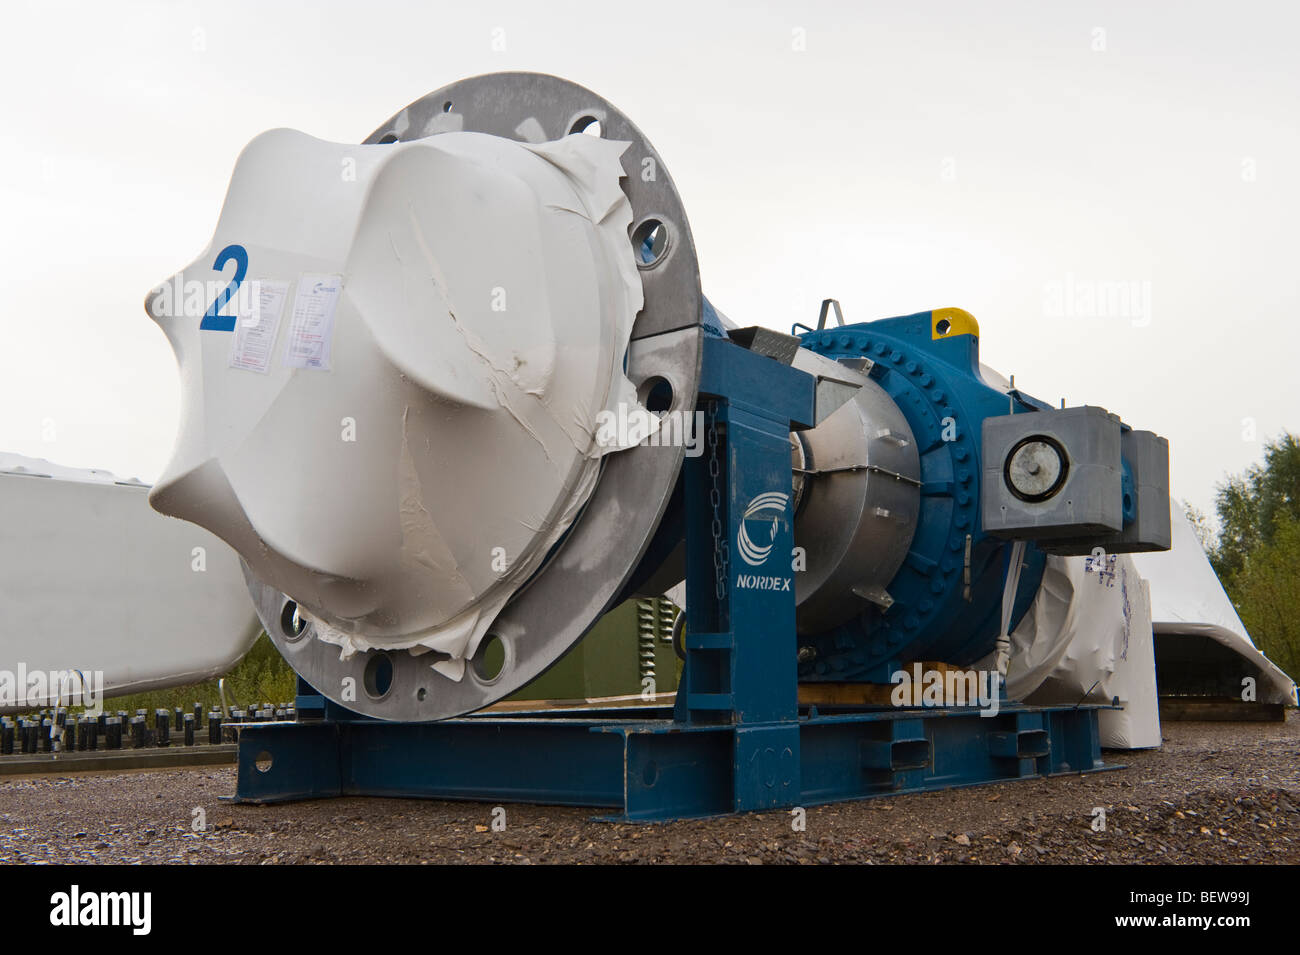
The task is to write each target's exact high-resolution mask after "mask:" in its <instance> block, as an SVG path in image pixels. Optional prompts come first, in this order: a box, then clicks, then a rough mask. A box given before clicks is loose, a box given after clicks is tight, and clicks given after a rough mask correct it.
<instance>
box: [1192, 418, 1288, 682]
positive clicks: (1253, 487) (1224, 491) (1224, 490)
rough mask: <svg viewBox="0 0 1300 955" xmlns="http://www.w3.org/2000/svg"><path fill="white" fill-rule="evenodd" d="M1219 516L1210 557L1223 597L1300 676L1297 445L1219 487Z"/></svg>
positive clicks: (1275, 657) (1283, 445)
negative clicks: (1224, 595) (1229, 600)
mask: <svg viewBox="0 0 1300 955" xmlns="http://www.w3.org/2000/svg"><path fill="white" fill-rule="evenodd" d="M1215 510H1216V511H1217V512H1218V515H1219V525H1220V530H1219V537H1218V541H1217V542H1215V543H1213V545H1212V546H1210V547H1207V548H1206V550H1207V552H1208V553H1209V556H1210V563H1211V564H1212V565H1213V566H1214V570H1215V572H1216V573H1218V575H1219V579H1220V580H1221V581H1222V582H1223V588H1224V590H1226V591H1227V592H1228V596H1229V597H1230V598H1231V599H1232V602H1233V605H1234V606H1235V607H1236V608H1237V614H1238V615H1239V616H1240V617H1241V622H1242V623H1244V624H1245V625H1246V631H1247V632H1248V633H1249V634H1250V635H1251V638H1252V639H1253V640H1254V641H1255V644H1256V646H1258V647H1259V648H1260V650H1262V651H1263V652H1264V654H1265V655H1266V656H1267V657H1269V659H1271V660H1272V661H1273V662H1274V663H1276V664H1277V665H1278V666H1280V667H1281V668H1282V669H1283V670H1285V671H1286V672H1287V673H1293V674H1294V673H1300V584H1297V580H1296V577H1297V573H1300V440H1297V438H1296V436H1295V435H1293V434H1290V433H1286V432H1284V433H1283V434H1282V435H1281V437H1278V438H1276V439H1274V440H1272V441H1270V442H1268V443H1267V444H1266V445H1265V446H1264V460H1263V462H1262V463H1260V464H1255V465H1252V466H1251V467H1249V468H1247V470H1246V472H1245V473H1244V474H1234V475H1230V476H1229V477H1228V478H1227V479H1226V480H1225V481H1224V482H1223V483H1222V484H1220V485H1219V486H1218V490H1217V494H1216V496H1215ZM1195 523H1196V521H1195V518H1193V524H1195Z"/></svg>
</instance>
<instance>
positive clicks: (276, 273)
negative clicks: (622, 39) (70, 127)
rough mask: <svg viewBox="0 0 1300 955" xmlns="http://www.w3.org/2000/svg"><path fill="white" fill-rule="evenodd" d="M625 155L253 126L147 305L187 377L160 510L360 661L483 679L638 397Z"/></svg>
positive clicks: (572, 143) (636, 304) (588, 146)
mask: <svg viewBox="0 0 1300 955" xmlns="http://www.w3.org/2000/svg"><path fill="white" fill-rule="evenodd" d="M625 147H626V144H623V143H614V142H608V141H605V140H601V139H598V138H595V137H591V136H584V135H574V136H568V137H566V138H564V139H563V140H559V141H556V142H552V143H543V144H540V145H529V144H523V143H517V142H513V141H510V140H505V139H501V138H497V137H493V136H487V135H482V134H478V133H444V134H441V135H438V136H434V137H430V138H427V139H422V140H416V141H412V142H407V143H395V144H388V145H370V146H357V145H342V144H336V143H327V142H323V141H321V140H317V139H314V138H312V137H309V136H306V135H304V134H302V133H298V132H294V131H291V130H274V131H272V132H268V133H265V134H263V135H261V136H259V137H258V138H256V139H254V140H253V141H252V142H251V143H250V144H249V145H248V146H247V147H246V148H245V150H244V152H243V154H242V155H241V156H240V159H239V161H238V164H237V165H236V168H235V171H234V174H233V176H232V179H231V183H230V189H229V192H228V194H227V197H226V203H225V206H224V208H223V210H222V213H221V218H220V220H219V223H218V226H217V230H216V235H215V237H214V239H213V241H212V244H211V246H210V247H209V248H208V249H206V250H204V252H203V253H202V254H201V255H200V256H199V258H198V259H197V260H196V261H195V262H193V263H192V264H190V265H189V266H187V267H186V268H185V269H184V270H183V271H182V272H181V273H180V274H178V275H177V276H173V277H172V278H171V279H169V280H168V281H167V282H166V283H164V285H162V286H159V288H158V289H156V290H155V291H154V292H153V293H151V295H150V297H149V299H148V301H147V303H146V307H147V309H148V311H149V312H150V314H151V315H152V317H154V318H155V320H156V321H157V322H158V324H159V325H160V326H161V327H162V329H163V330H164V331H165V332H166V334H167V337H168V339H169V340H170V341H171V344H172V347H173V349H174V350H175V352H176V357H177V361H178V363H179V365H180V373H181V380H182V391H183V404H182V423H181V431H180V436H179V438H178V441H177V445H176V449H175V451H174V455H173V457H172V460H171V462H170V464H169V465H168V467H167V470H166V473H165V474H164V476H163V477H162V478H161V479H160V481H159V482H158V484H157V486H156V487H155V489H154V491H153V493H152V494H151V496H150V500H151V502H152V504H153V506H154V507H155V508H156V509H157V510H159V511H161V512H163V513H165V514H170V515H173V516H175V517H180V518H184V519H186V520H189V521H193V522H194V523H196V524H199V525H201V526H203V527H206V528H207V529H209V530H211V531H212V532H213V533H215V534H217V535H218V536H220V537H222V538H223V539H225V540H226V541H228V542H229V543H230V544H231V545H232V546H233V547H234V548H235V549H236V550H237V551H239V553H240V554H241V555H242V556H243V557H244V559H245V560H246V561H247V562H248V564H249V566H250V568H251V569H252V571H253V572H254V573H255V574H256V575H257V576H258V577H259V578H261V579H262V580H263V581H264V582H266V583H267V584H270V585H272V586H274V587H276V588H278V589H279V590H281V591H283V592H284V593H286V594H288V595H290V596H291V597H292V598H293V599H294V600H296V601H297V602H298V604H299V606H300V607H301V608H302V609H303V610H305V611H306V612H307V614H308V615H309V616H310V617H311V618H312V619H314V621H315V622H316V624H317V626H316V631H317V633H318V634H319V635H321V637H322V639H326V640H329V641H331V642H336V643H338V644H340V646H341V647H342V648H343V649H342V652H343V653H345V654H346V653H351V652H353V651H356V650H361V649H370V648H373V647H383V648H386V649H402V648H410V649H412V650H413V652H425V650H426V649H427V650H434V651H438V652H437V653H435V654H432V655H431V656H430V661H431V663H432V665H434V666H435V667H437V668H438V669H439V670H440V671H441V672H443V673H444V674H446V675H447V676H450V677H452V678H453V679H459V678H460V676H461V674H462V673H463V666H464V660H465V658H466V657H467V656H469V655H471V654H472V653H473V652H474V650H475V648H476V646H477V644H478V642H479V640H480V639H481V638H482V636H483V635H484V633H485V632H486V631H487V629H488V627H489V625H490V624H491V622H492V619H493V618H494V617H495V616H496V614H497V613H498V612H499V611H500V609H501V607H502V606H504V604H505V603H506V601H507V600H508V599H509V598H510V596H511V595H512V594H513V593H514V592H515V591H516V590H517V589H518V588H519V587H520V586H521V585H522V584H523V583H524V582H525V581H526V580H527V578H528V577H529V576H530V574H531V573H532V572H533V571H535V570H536V569H537V568H538V567H539V566H540V565H541V563H542V561H543V560H544V558H545V557H546V555H547V553H548V551H549V550H550V549H551V547H552V546H553V545H554V544H555V543H556V542H557V541H558V540H559V539H560V538H561V537H562V536H563V534H564V532H565V530H566V529H567V528H568V527H569V525H570V524H571V523H572V522H573V520H574V518H575V517H576V515H577V513H578V512H579V510H580V509H581V507H582V505H583V503H584V502H585V501H586V500H587V498H588V496H589V495H590V493H591V491H592V489H593V488H594V486H595V483H596V480H597V477H598V474H599V468H600V456H601V454H602V453H604V452H606V451H609V450H613V449H611V448H609V447H605V446H602V445H600V444H598V442H597V437H596V436H597V421H598V417H599V416H600V415H601V412H602V411H606V410H610V411H613V410H615V409H616V408H617V406H618V405H620V404H622V405H623V407H624V409H627V408H628V407H630V406H634V405H635V403H636V396H635V392H634V390H633V388H632V385H631V383H630V382H629V381H628V380H627V379H626V377H625V376H624V373H623V369H624V356H625V353H626V350H627V346H628V341H629V338H630V335H631V329H632V323H633V320H634V318H635V317H636V313H637V312H638V310H639V309H640V308H641V304H642V298H641V285H640V279H639V277H638V274H637V268H636V263H635V260H634V258H633V252H632V248H631V244H630V243H629V241H628V235H627V230H628V226H629V223H630V221H631V208H630V206H629V204H628V202H627V200H626V198H625V196H624V194H623V192H622V190H621V189H620V187H619V177H620V176H622V175H623V170H622V167H621V165H620V161H619V156H620V154H621V153H622V152H623V150H624V148H625ZM195 289H206V291H204V292H202V293H197V292H194V290H195ZM227 290H228V291H227Z"/></svg>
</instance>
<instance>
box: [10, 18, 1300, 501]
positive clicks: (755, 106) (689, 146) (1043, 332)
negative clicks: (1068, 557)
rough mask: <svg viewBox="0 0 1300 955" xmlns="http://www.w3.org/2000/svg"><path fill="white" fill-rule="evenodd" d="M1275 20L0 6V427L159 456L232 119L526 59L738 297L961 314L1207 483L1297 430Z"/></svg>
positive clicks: (76, 446) (106, 462)
mask: <svg viewBox="0 0 1300 955" xmlns="http://www.w3.org/2000/svg"><path fill="white" fill-rule="evenodd" d="M715 6H716V8H717V9H715ZM1297 11H1300V6H1298V5H1296V4H1294V3H1289V2H1280V0H1279V2H1273V3H1250V2H1232V3H1220V4H1204V3H1189V2H1182V3H1144V4H1134V3H1073V4H1063V3H1042V2H1025V3H979V4H975V3H968V2H947V3H924V2H911V0H909V2H897V0H894V2H888V3H863V2H857V3H842V4H833V3H820V4H818V3H803V2H791V3H772V4H764V5H755V7H754V8H753V9H752V10H749V11H747V12H744V13H742V12H740V10H739V7H738V5H737V4H730V3H729V4H717V5H709V4H705V3H703V2H700V0H694V2H690V3H681V4H678V3H671V2H660V0H656V2H649V3H642V2H637V3H629V2H623V3H615V2H609V0H605V2H601V3H593V4H588V5H576V4H567V3H556V2H547V3H538V2H536V0H532V2H523V3H499V4H494V3H419V4H415V3H408V4H399V3H386V2H381V0H367V2H365V3H356V2H350V3H332V2H323V0H318V2H312V3H302V4H291V3H269V2H265V0H264V2H260V3H258V2H241V0H223V2H221V3H215V2H188V3H187V2H177V3H162V2H157V3H149V2H122V0H118V2H103V0H101V2H85V3H53V2H48V3H47V2H28V3H21V2H16V0H6V2H5V6H4V18H5V23H4V27H3V31H2V32H0V118H2V120H3V121H2V122H0V296H2V300H3V303H4V304H3V312H2V313H0V323H3V326H2V327H3V336H4V337H3V341H4V347H3V349H0V450H5V451H12V452H16V453H19V454H26V455H30V456H34V457H45V458H49V459H51V460H53V461H56V462H59V463H62V464H67V465H74V466H82V467H102V468H107V469H111V470H113V471H116V472H118V473H119V474H121V475H123V476H138V477H140V478H143V479H144V480H146V481H149V480H152V479H154V478H156V477H157V476H158V474H159V473H160V472H161V470H162V468H163V465H164V464H165V463H166V461H167V458H168V456H169V454H170V449H171V444H172V440H173V437H174V434H175V430H176V426H177V411H178V400H179V385H178V382H177V377H176V365H175V361H174V359H173V357H172V353H171V349H170V348H169V346H168V345H167V342H166V341H165V339H164V337H163V335H162V333H161V332H160V331H159V330H158V328H157V327H156V326H155V325H154V324H153V322H151V321H150V320H149V319H148V318H147V316H146V315H145V313H144V310H143V305H142V302H143V299H144V296H145V293H146V292H147V291H148V290H149V289H150V287H152V286H153V285H155V284H156V283H158V282H160V281H162V280H163V279H165V278H166V277H168V276H170V275H171V274H173V273H174V272H175V271H176V270H177V269H179V268H180V267H181V266H183V265H185V264H186V263H188V262H190V261H191V260H192V259H193V258H194V257H195V256H196V255H197V254H198V253H199V252H200V251H201V250H202V249H203V248H204V246H206V244H207V243H208V241H209V239H210V237H211V234H212V230H213V227H214V226H215V224H216V220H217V215H218V212H219V211H220V207H221V203H222V200H223V197H224V194H225V188H226V183H227V180H228V178H229V175H230V171H231V169H232V167H233V164H234V161H235V158H236V156H237V155H238V153H239V151H240V150H241V149H242V148H243V146H244V145H245V144H246V143H247V142H248V141H249V140H250V139H251V138H252V137H253V136H255V135H257V134H258V133H259V132H261V131H263V130H266V129H270V128H274V127H281V126H287V127H292V128H295V129H300V130H303V131H304V132H307V133H310V134H312V135H314V136H317V137H320V138H323V139H327V140H333V141H337V142H357V141H359V140H361V139H362V138H364V137H365V136H366V135H368V134H369V133H370V132H371V131H372V130H374V129H375V128H376V127H377V126H378V125H379V124H380V123H381V122H382V121H383V120H384V119H386V118H387V117H388V116H390V115H391V114H393V113H394V112H395V111H397V110H398V109H399V108H400V107H402V106H404V105H406V104H407V103H408V102H410V101H412V100H414V99H416V98H418V97H420V96H421V95H423V94H424V93H426V92H429V91H432V90H434V89H437V88H438V87H440V86H442V85H444V84H446V83H449V82H452V81H454V80H457V79H460V78H462V77H465V76H469V75H473V74H477V73H484V72H492V71H497V70H521V69H522V70H536V71H542V72H549V73H556V74H559V75H561V76H565V77H567V78H569V79H572V80H575V81H577V82H579V83H581V84H583V85H585V86H588V87H589V88H591V89H593V90H595V91H596V92H598V93H600V94H602V95H603V96H605V97H606V98H607V99H609V100H611V101H612V102H613V103H615V104H617V105H618V106H619V107H620V108H621V109H622V110H623V111H624V112H626V113H627V114H628V115H629V116H631V117H632V119H633V121H634V122H636V123H637V125H638V126H640V127H641V129H642V130H643V131H644V132H645V134H646V135H647V136H648V137H649V139H650V140H651V141H652V142H653V143H654V144H655V146H656V147H657V149H658V150H659V152H660V154H661V155H662V157H663V159H664V162H665V163H666V164H667V166H668V169H669V170H670V172H671V174H672V176H673V178H674V179H675V181H676V183H677V185H678V188H679V189H680V190H681V192H682V194H683V197H684V200H685V204H686V209H687V213H688V215H689V216H690V220H691V226H692V229H693V231H694V235H695V240H696V243H697V245H698V248H699V257H700V264H701V269H702V273H703V280H704V287H705V291H706V293H707V294H708V295H709V296H710V298H711V299H712V300H713V301H714V303H715V304H716V305H717V306H718V307H719V308H721V309H722V310H723V311H725V312H726V313H727V314H728V315H729V316H730V317H731V318H732V319H733V320H735V321H737V322H739V323H741V324H761V325H768V326H771V327H774V328H780V329H784V330H787V331H788V330H789V327H790V324H791V322H793V321H798V320H803V321H808V320H810V319H815V317H816V311H817V306H818V303H819V302H820V300H821V299H822V298H824V297H828V296H833V297H837V298H839V299H840V301H841V302H842V303H843V306H844V310H845V313H846V317H847V318H848V320H850V321H863V320H868V319H874V318H884V317H887V316H890V315H900V314H907V313H910V312H916V311H921V310H925V309H929V308H936V307H940V306H946V305H957V306H960V307H963V308H965V309H967V310H969V311H971V312H973V313H974V314H975V315H976V317H977V318H978V319H979V322H980V326H981V341H980V346H981V350H982V356H983V359H984V361H985V362H986V363H988V364H991V365H993V366H994V367H996V368H997V369H999V370H1000V371H1002V372H1003V373H1007V374H1012V373H1013V374H1015V376H1016V383H1017V385H1018V386H1020V387H1022V388H1024V389H1025V390H1027V391H1029V392H1031V393H1033V394H1036V395H1037V396H1039V397H1041V398H1043V399H1045V400H1049V401H1052V402H1053V403H1056V402H1057V401H1059V399H1060V398H1062V397H1064V398H1065V399H1066V401H1067V402H1068V403H1070V404H1080V403H1085V402H1086V403H1089V404H1100V405H1104V406H1105V407H1107V408H1109V409H1110V410H1112V411H1114V412H1117V413H1119V414H1120V415H1121V416H1123V418H1124V419H1125V420H1126V421H1127V422H1129V423H1131V424H1133V425H1135V426H1137V427H1139V428H1146V429H1151V430H1155V431H1158V432H1160V433H1161V434H1164V435H1166V436H1167V437H1168V438H1169V441H1170V445H1171V450H1172V458H1173V486H1174V493H1175V494H1176V495H1178V496H1180V497H1184V498H1187V499H1189V500H1190V501H1191V502H1192V503H1194V504H1196V505H1197V506H1199V507H1201V508H1202V509H1204V510H1209V509H1210V508H1211V506H1212V500H1213V488H1214V483H1215V482H1216V480H1218V479H1220V478H1221V477H1222V475H1223V474H1224V473H1225V472H1227V471H1236V470H1241V469H1242V468H1244V467H1245V466H1247V465H1248V464H1250V463H1251V462H1253V461H1255V460H1256V459H1258V457H1259V455H1260V452H1261V449H1262V441H1263V440H1264V439H1265V438H1267V437H1270V436H1273V435H1276V434H1277V433H1279V432H1281V431H1282V430H1283V429H1289V430H1291V431H1300V383H1298V382H1300V374H1297V371H1296V368H1297V363H1298V361H1300V355H1298V354H1297V353H1298V352H1300V348H1298V347H1297V346H1300V293H1298V292H1297V275H1298V274H1300V269H1298V267H1297V266H1298V263H1300V255H1297V253H1298V252H1300V243H1298V242H1297V239H1296V235H1295V223H1296V220H1297V216H1296V213H1297V211H1298V209H1300V204H1298V202H1297V200H1298V199H1300V185H1298V184H1297V176H1298V175H1300V121H1298V111H1300V66H1298V65H1297V63H1298V62H1300V58H1297V56H1296V54H1295V49H1294V47H1295V37H1296V33H1297V28H1298V27H1300V13H1298V12H1297ZM500 47H504V49H500ZM1120 283H1124V284H1123V285H1121V284H1120ZM1121 288H1125V289H1128V290H1129V291H1130V292H1132V293H1133V294H1132V295H1130V296H1129V297H1128V299H1127V301H1125V302H1122V303H1119V304H1120V305H1122V308H1121V309H1120V311H1121V312H1122V314H1118V315H1115V314H1103V313H1105V312H1107V309H1105V308H1104V307H1101V305H1102V304H1104V301H1105V296H1106V294H1107V293H1108V292H1110V293H1114V292H1116V291H1117V290H1119V289H1121ZM1097 296H1100V299H1098V297H1097Z"/></svg>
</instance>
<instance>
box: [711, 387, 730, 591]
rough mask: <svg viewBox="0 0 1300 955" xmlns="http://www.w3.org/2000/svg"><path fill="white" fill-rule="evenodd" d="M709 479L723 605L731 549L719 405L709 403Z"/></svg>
mask: <svg viewBox="0 0 1300 955" xmlns="http://www.w3.org/2000/svg"><path fill="white" fill-rule="evenodd" d="M707 440H708V444H709V477H710V479H712V482H713V486H712V488H711V489H710V490H709V504H710V505H712V507H713V573H714V588H713V589H714V593H715V594H716V596H717V598H718V602H719V603H721V602H722V601H723V600H725V599H726V596H727V563H728V559H729V558H730V556H731V553H730V551H731V549H730V547H729V546H728V542H727V539H726V538H725V537H724V536H723V533H722V484H721V474H722V465H721V462H720V461H719V460H718V403H717V401H716V400H714V401H710V402H709V428H708V434H707Z"/></svg>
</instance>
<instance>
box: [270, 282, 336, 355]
mask: <svg viewBox="0 0 1300 955" xmlns="http://www.w3.org/2000/svg"><path fill="white" fill-rule="evenodd" d="M342 293H343V276H341V275H303V276H302V277H301V278H299V279H298V292H297V294H296V295H295V296H294V299H293V313H292V314H291V315H290V317H289V344H288V345H287V346H285V350H284V366H285V367H286V368H319V369H321V370H323V371H329V367H330V341H331V340H332V339H333V337H334V309H335V308H337V307H338V303H339V296H340V295H341V294H342Z"/></svg>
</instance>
